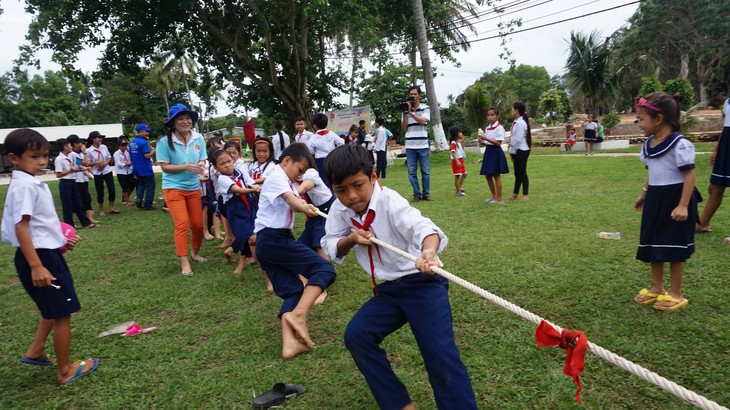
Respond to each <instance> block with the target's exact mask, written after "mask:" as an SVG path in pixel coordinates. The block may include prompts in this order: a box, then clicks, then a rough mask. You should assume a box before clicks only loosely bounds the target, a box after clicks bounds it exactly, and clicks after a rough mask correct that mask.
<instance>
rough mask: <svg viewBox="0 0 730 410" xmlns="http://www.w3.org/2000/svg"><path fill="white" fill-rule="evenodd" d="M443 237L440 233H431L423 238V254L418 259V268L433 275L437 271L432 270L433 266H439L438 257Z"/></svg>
mask: <svg viewBox="0 0 730 410" xmlns="http://www.w3.org/2000/svg"><path fill="white" fill-rule="evenodd" d="M440 243H441V239H440V238H439V236H438V234H431V235H428V236H427V237H425V238H423V244H422V245H421V256H419V257H418V260H416V269H418V270H420V271H421V272H423V273H427V274H429V275H433V274H434V273H435V272H433V271H432V270H431V266H439V260H438V258H437V257H436V252H438V248H439V244H440Z"/></svg>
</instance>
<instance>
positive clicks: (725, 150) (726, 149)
mask: <svg viewBox="0 0 730 410" xmlns="http://www.w3.org/2000/svg"><path fill="white" fill-rule="evenodd" d="M722 113H723V114H724V115H725V119H724V121H723V128H722V134H721V135H720V140H719V141H717V154H716V155H715V164H714V165H713V166H712V174H710V184H712V185H716V186H721V187H728V186H730V98H728V99H727V100H725V104H723V106H722Z"/></svg>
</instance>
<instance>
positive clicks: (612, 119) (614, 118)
mask: <svg viewBox="0 0 730 410" xmlns="http://www.w3.org/2000/svg"><path fill="white" fill-rule="evenodd" d="M619 122H621V117H619V116H618V114H616V113H615V112H612V113H610V114H606V116H604V117H603V119H602V120H601V124H603V127H604V128H606V129H611V128H613V127H615V126H617V125H618V123H619Z"/></svg>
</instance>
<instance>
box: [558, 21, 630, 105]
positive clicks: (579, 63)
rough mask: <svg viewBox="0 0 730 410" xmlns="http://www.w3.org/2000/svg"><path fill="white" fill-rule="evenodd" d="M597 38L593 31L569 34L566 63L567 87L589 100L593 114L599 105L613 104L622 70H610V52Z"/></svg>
mask: <svg viewBox="0 0 730 410" xmlns="http://www.w3.org/2000/svg"><path fill="white" fill-rule="evenodd" d="M599 36H600V34H599V33H598V32H596V31H593V32H591V33H590V34H589V35H585V34H583V33H575V32H572V31H571V33H570V54H569V55H568V60H567V62H566V63H565V68H566V69H567V70H568V72H567V74H566V78H567V80H568V84H569V85H570V86H571V88H573V90H575V91H578V92H580V93H581V94H583V96H584V97H586V98H587V99H588V100H589V101H590V109H591V110H592V111H593V112H594V113H597V111H598V108H599V104H601V103H611V102H613V99H615V96H616V93H617V91H618V84H619V80H620V77H621V74H622V72H623V69H622V68H619V69H615V68H614V67H612V64H611V49H610V47H609V46H608V42H607V41H604V42H601V41H600V40H599Z"/></svg>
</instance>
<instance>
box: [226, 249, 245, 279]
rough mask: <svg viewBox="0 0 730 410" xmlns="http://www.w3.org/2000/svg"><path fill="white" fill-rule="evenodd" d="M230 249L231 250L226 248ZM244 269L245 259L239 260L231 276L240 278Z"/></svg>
mask: <svg viewBox="0 0 730 410" xmlns="http://www.w3.org/2000/svg"><path fill="white" fill-rule="evenodd" d="M228 249H231V248H228ZM244 269H246V259H244V258H241V259H240V260H239V261H238V266H236V269H234V270H233V274H234V275H236V276H241V273H243V270H244Z"/></svg>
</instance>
